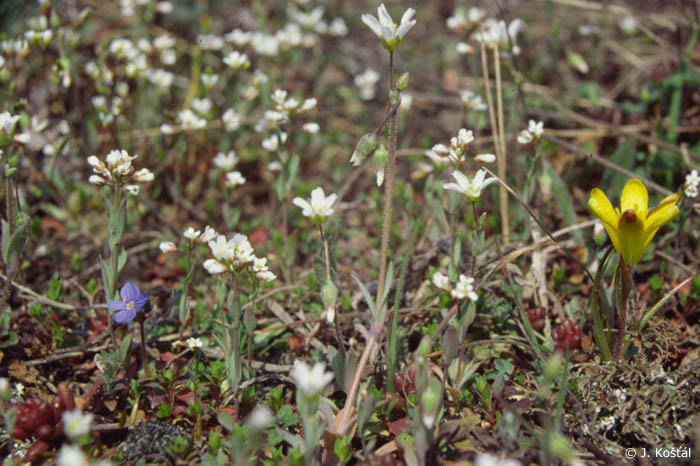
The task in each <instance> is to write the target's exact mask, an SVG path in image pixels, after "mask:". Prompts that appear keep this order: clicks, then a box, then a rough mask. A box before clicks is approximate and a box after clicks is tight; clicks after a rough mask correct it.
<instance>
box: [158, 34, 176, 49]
mask: <svg viewBox="0 0 700 466" xmlns="http://www.w3.org/2000/svg"><path fill="white" fill-rule="evenodd" d="M153 46H154V47H155V48H157V49H158V50H165V49H169V48H172V47H175V39H174V38H173V37H171V36H169V35H168V34H161V35H159V36H158V37H156V38H155V39H153Z"/></svg>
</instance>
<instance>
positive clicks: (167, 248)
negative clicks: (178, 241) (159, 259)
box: [158, 241, 177, 254]
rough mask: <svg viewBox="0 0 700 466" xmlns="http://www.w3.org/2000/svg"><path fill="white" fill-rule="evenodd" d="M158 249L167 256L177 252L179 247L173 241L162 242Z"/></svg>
mask: <svg viewBox="0 0 700 466" xmlns="http://www.w3.org/2000/svg"><path fill="white" fill-rule="evenodd" d="M158 247H159V248H160V250H161V251H162V252H163V253H165V254H167V253H169V252H175V251H177V246H175V243H173V242H172V241H161V243H160V244H159V245H158Z"/></svg>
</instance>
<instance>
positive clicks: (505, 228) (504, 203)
mask: <svg viewBox="0 0 700 466" xmlns="http://www.w3.org/2000/svg"><path fill="white" fill-rule="evenodd" d="M493 57H494V58H493V61H494V65H493V66H494V68H495V69H496V100H497V102H498V140H499V141H500V146H501V157H500V158H499V159H498V160H499V162H500V163H499V164H498V167H497V168H498V177H499V178H500V179H502V180H503V181H505V179H506V157H507V155H506V132H505V129H504V123H503V92H502V90H501V58H500V57H501V56H500V54H499V53H498V47H496V48H494V49H493ZM495 129H496V128H494V130H495ZM496 144H498V142H496ZM498 195H499V205H500V207H501V222H502V223H501V225H502V228H501V230H502V233H503V243H504V244H508V242H509V241H510V220H509V218H508V193H506V190H505V189H499V190H498Z"/></svg>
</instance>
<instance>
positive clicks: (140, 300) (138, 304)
mask: <svg viewBox="0 0 700 466" xmlns="http://www.w3.org/2000/svg"><path fill="white" fill-rule="evenodd" d="M146 302H148V295H146V293H144V292H141V293H139V295H138V296H137V297H136V299H135V300H134V311H136V312H138V311H140V310H141V308H142V307H143V306H144V305H145V304H146Z"/></svg>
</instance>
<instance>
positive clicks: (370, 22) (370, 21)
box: [362, 13, 382, 37]
mask: <svg viewBox="0 0 700 466" xmlns="http://www.w3.org/2000/svg"><path fill="white" fill-rule="evenodd" d="M362 22H363V23H365V24H366V25H367V26H368V27H369V28H370V29H371V30H372V32H374V33H375V34H376V35H377V37H382V25H381V24H379V21H377V18H375V17H374V16H372V15H370V14H368V13H365V14H363V15H362Z"/></svg>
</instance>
